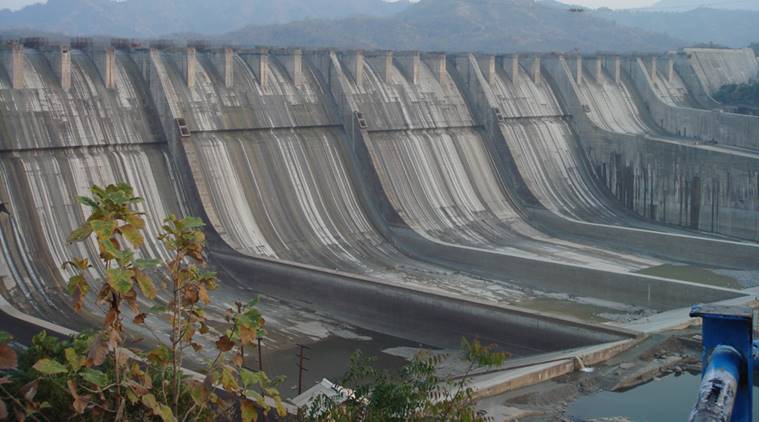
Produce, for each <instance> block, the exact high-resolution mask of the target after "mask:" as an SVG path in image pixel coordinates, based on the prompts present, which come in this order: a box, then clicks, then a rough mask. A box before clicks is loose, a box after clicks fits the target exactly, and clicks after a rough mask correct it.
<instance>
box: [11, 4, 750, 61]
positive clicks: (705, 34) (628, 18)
mask: <svg viewBox="0 0 759 422" xmlns="http://www.w3.org/2000/svg"><path fill="white" fill-rule="evenodd" d="M705 2H706V3H705ZM710 2H711V3H714V5H715V6H720V7H728V6H729V4H728V3H730V4H732V3H733V2H735V3H738V4H740V5H743V4H746V5H747V6H746V7H747V8H756V9H759V0H747V1H745V2H744V0H661V1H660V2H659V3H657V4H656V5H654V6H653V7H652V8H648V9H640V10H617V11H613V10H611V9H605V8H601V9H597V10H592V9H585V8H581V9H578V8H571V7H570V6H568V5H567V4H564V3H560V2H558V1H556V0H421V1H418V2H416V1H415V0H399V1H395V2H389V1H384V0H214V1H212V2H209V1H207V0H47V2H46V3H44V4H36V5H32V6H28V7H25V8H23V9H21V10H18V11H15V12H12V11H10V10H1V11H0V28H2V29H0V36H5V37H18V36H29V35H33V34H37V33H42V32H43V31H44V35H45V36H49V34H51V33H59V34H67V35H71V36H79V35H85V36H96V35H103V36H115V37H126V38H158V37H166V36H171V37H177V38H211V39H214V40H217V41H220V42H227V43H234V44H242V45H253V44H260V45H272V46H294V45H297V46H304V47H327V46H332V47H344V48H387V49H415V50H441V51H463V50H467V51H487V52H508V51H527V50H529V51H570V50H575V49H577V50H582V51H588V52H592V51H611V50H614V51H620V52H624V51H628V52H629V51H663V50H668V49H672V48H678V47H685V46H691V45H694V44H700V43H710V42H711V43H717V44H721V45H725V46H729V47H744V46H746V45H748V44H749V43H751V42H756V41H759V25H756V22H759V11H751V10H725V9H709V8H705V7H696V8H695V9H693V6H695V5H702V6H703V5H707V4H709V3H710ZM736 7H737V6H736ZM741 7H742V6H741ZM677 8H684V9H687V8H691V9H693V10H689V11H685V12H680V11H676V10H679V9H677ZM684 9H683V10H684ZM657 10H658V11H657Z"/></svg>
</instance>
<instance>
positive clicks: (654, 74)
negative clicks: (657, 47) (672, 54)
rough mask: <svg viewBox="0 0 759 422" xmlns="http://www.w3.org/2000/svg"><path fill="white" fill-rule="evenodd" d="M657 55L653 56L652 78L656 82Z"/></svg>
mask: <svg viewBox="0 0 759 422" xmlns="http://www.w3.org/2000/svg"><path fill="white" fill-rule="evenodd" d="M656 73H657V72H656V56H654V57H651V80H652V81H654V82H656Z"/></svg>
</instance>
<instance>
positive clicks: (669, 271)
mask: <svg viewBox="0 0 759 422" xmlns="http://www.w3.org/2000/svg"><path fill="white" fill-rule="evenodd" d="M636 272H637V273H639V274H645V275H652V276H656V277H665V278H672V279H675V280H683V281H690V282H692V283H698V284H706V285H709V286H717V287H727V288H731V289H740V288H741V284H740V283H738V281H737V280H736V279H734V278H732V277H729V276H726V275H722V274H717V273H714V272H712V271H710V270H707V269H706V268H701V267H693V266H690V265H673V264H664V265H658V266H656V267H650V268H644V269H642V270H640V271H636Z"/></svg>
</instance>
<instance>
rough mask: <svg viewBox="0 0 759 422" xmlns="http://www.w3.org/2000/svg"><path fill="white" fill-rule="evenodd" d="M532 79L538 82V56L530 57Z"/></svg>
mask: <svg viewBox="0 0 759 422" xmlns="http://www.w3.org/2000/svg"><path fill="white" fill-rule="evenodd" d="M531 73H532V81H533V82H535V83H539V82H540V57H538V56H535V57H533V58H532V72H531Z"/></svg>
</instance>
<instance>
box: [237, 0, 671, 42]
mask: <svg viewBox="0 0 759 422" xmlns="http://www.w3.org/2000/svg"><path fill="white" fill-rule="evenodd" d="M222 39H224V40H225V41H228V42H237V43H245V44H250V43H253V44H262V45H272V46H287V45H300V46H305V47H311V46H330V47H352V48H380V49H395V50H404V49H419V50H434V51H483V52H510V51H544V52H546V51H570V50H575V49H578V50H582V51H598V50H608V51H612V50H613V51H663V50H666V49H670V48H676V47H678V46H680V45H682V44H683V42H682V41H679V40H676V39H674V38H672V37H669V36H666V35H662V34H656V33H653V32H649V31H644V30H640V29H635V28H631V27H627V26H621V25H618V24H616V23H614V22H612V21H609V20H606V19H602V18H600V17H597V16H594V15H592V14H588V13H572V12H570V11H569V10H568V9H567V8H566V7H556V4H549V3H545V2H535V1H534V0H422V1H420V2H419V3H415V4H412V5H410V6H408V7H407V8H405V9H404V10H403V11H401V12H399V13H397V14H395V15H392V16H388V17H353V18H345V19H338V20H307V21H300V22H292V23H288V24H280V25H265V26H257V25H250V26H248V27H245V28H243V29H241V30H239V31H234V32H231V33H229V34H226V35H224V36H223V37H222Z"/></svg>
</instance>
